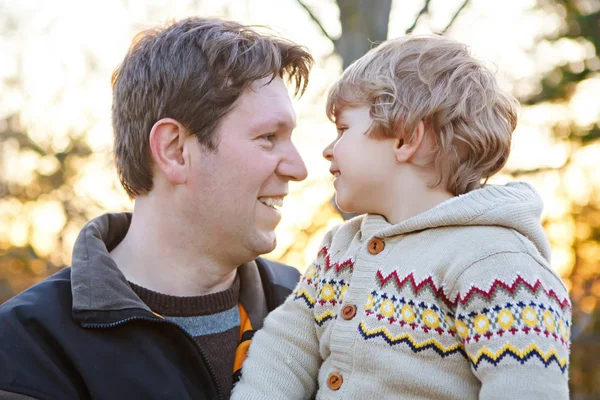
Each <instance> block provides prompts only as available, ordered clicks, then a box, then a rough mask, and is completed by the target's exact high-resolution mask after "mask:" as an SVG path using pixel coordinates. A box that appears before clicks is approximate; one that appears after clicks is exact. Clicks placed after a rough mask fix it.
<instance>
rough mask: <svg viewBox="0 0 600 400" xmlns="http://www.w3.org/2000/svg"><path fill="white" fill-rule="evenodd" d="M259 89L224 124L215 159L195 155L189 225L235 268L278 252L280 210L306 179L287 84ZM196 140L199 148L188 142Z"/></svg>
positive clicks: (263, 83)
mask: <svg viewBox="0 0 600 400" xmlns="http://www.w3.org/2000/svg"><path fill="white" fill-rule="evenodd" d="M269 80H270V79H261V80H259V81H256V82H254V84H253V85H252V87H251V89H248V90H246V91H245V92H244V93H243V94H242V95H241V97H240V98H239V99H238V102H237V103H236V105H235V107H234V108H233V110H232V111H230V112H229V114H227V115H226V116H225V117H224V118H223V120H222V121H221V123H220V125H219V128H218V132H216V134H217V135H218V143H219V144H218V147H217V149H216V151H209V150H206V149H203V148H202V146H201V145H200V144H198V146H197V147H191V149H193V150H190V156H191V162H192V166H191V168H192V177H191V180H190V181H189V185H187V186H188V190H187V192H188V193H187V196H186V197H188V198H187V203H189V204H188V205H187V206H186V208H187V213H188V214H189V215H188V218H189V219H190V220H189V223H191V224H195V225H196V229H198V230H202V231H203V235H202V236H205V235H206V232H210V234H211V237H212V239H211V240H214V242H215V243H214V245H215V246H220V247H221V249H222V250H223V251H224V252H226V253H229V255H228V257H230V258H231V260H232V261H236V262H238V260H242V259H244V260H245V261H249V260H250V259H253V258H254V257H256V256H257V255H259V254H264V253H268V252H270V251H272V250H273V249H274V248H275V245H276V238H275V232H274V231H275V227H276V226H277V224H278V223H279V221H280V219H281V214H280V211H279V210H277V207H279V206H280V205H281V203H282V202H283V198H284V197H285V196H286V195H287V194H288V182H289V181H291V180H293V181H301V180H304V179H305V178H306V175H307V171H306V167H305V165H304V162H303V161H302V158H301V157H300V155H299V154H298V151H297V149H296V147H295V146H294V144H293V143H292V140H291V139H292V131H293V129H294V128H295V126H296V115H295V113H294V109H293V108H292V104H291V101H290V98H289V95H288V93H287V90H286V88H285V86H284V84H283V81H282V80H281V79H280V78H276V79H274V80H273V81H271V82H269ZM189 140H196V139H195V138H193V137H192V138H189Z"/></svg>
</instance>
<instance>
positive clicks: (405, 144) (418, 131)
mask: <svg viewBox="0 0 600 400" xmlns="http://www.w3.org/2000/svg"><path fill="white" fill-rule="evenodd" d="M424 137H425V124H424V123H423V121H419V123H418V124H417V127H416V128H415V130H414V131H413V135H412V138H411V140H410V141H408V140H404V139H402V138H399V139H396V141H395V144H394V153H395V155H396V161H398V162H399V163H405V162H408V161H410V160H411V159H412V158H413V156H414V155H415V154H416V153H417V151H418V150H419V148H420V147H421V144H422V143H423V138H424Z"/></svg>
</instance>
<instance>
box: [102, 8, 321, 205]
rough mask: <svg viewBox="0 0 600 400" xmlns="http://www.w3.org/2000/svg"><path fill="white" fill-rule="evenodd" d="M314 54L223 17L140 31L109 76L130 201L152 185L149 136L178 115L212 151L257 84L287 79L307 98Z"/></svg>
mask: <svg viewBox="0 0 600 400" xmlns="http://www.w3.org/2000/svg"><path fill="white" fill-rule="evenodd" d="M312 65H313V59H312V57H311V55H310V53H308V51H307V50H306V49H305V48H303V47H302V46H299V45H297V44H295V43H293V42H290V41H288V40H285V39H283V38H280V37H277V36H274V35H270V34H261V33H258V32H257V31H256V30H254V29H252V28H250V27H248V26H244V25H242V24H239V23H236V22H232V21H224V20H219V19H205V18H187V19H184V20H180V21H177V22H172V23H169V24H168V25H166V26H164V27H160V28H154V29H148V30H145V31H143V32H140V33H139V34H138V35H137V36H136V37H135V38H134V40H133V43H132V44H131V47H130V48H129V51H128V52H127V55H126V56H125V59H124V60H123V62H122V64H121V65H120V66H119V67H118V68H117V69H116V70H115V71H114V73H113V76H112V87H113V107H112V123H113V130H114V151H115V158H116V164H117V171H118V173H119V179H120V180H121V183H122V185H123V187H124V188H125V191H126V192H127V193H128V194H129V196H130V197H131V198H135V197H136V196H139V195H142V194H146V193H148V192H149V191H150V190H151V189H152V158H151V154H150V144H149V135H150V131H151V129H152V126H153V125H154V124H155V123H156V122H157V121H158V120H160V119H162V118H173V119H175V120H177V121H178V122H179V123H181V124H182V125H183V126H184V128H185V129H186V130H187V131H188V132H189V133H190V134H193V135H195V136H196V137H197V138H198V141H199V142H200V143H201V145H203V146H204V147H205V148H207V149H211V150H214V149H216V147H217V145H218V137H217V133H216V132H217V127H218V124H219V122H220V120H221V119H222V118H223V117H224V116H225V115H226V114H227V113H228V112H229V111H230V110H231V109H232V108H233V107H234V104H235V102H236V100H237V99H238V98H239V97H240V95H241V94H242V93H243V91H244V90H245V89H247V88H248V87H250V85H251V84H252V82H254V81H256V80H258V79H262V78H266V77H273V78H274V77H286V78H288V79H289V81H290V82H294V84H295V95H302V93H304V91H305V89H306V86H307V84H308V75H309V72H310V69H311V67H312Z"/></svg>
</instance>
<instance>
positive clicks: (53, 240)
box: [0, 0, 600, 400]
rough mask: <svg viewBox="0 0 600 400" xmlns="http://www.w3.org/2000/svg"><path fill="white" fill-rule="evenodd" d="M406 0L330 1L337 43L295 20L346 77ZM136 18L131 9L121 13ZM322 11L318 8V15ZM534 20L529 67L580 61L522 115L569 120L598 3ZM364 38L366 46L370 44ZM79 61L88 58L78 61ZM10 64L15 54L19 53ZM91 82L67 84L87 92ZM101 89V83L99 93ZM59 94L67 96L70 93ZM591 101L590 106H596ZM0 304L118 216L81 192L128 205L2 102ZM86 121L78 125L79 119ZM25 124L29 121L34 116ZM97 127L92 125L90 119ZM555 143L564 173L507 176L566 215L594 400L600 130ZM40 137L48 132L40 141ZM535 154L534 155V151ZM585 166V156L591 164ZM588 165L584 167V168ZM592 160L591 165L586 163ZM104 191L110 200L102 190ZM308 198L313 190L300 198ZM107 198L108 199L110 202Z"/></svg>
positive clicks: (541, 87) (597, 37) (311, 234)
mask: <svg viewBox="0 0 600 400" xmlns="http://www.w3.org/2000/svg"><path fill="white" fill-rule="evenodd" d="M405 1H406V0H396V3H394V4H392V1H391V0H382V1H377V2H373V1H367V0H336V1H335V2H334V1H333V0H332V1H331V3H334V4H335V5H337V8H338V11H339V14H338V15H339V18H340V21H339V22H340V26H341V32H340V33H339V34H337V35H332V34H330V33H329V32H328V29H326V27H330V26H331V24H324V22H325V21H323V15H324V14H323V13H319V12H317V11H319V10H315V8H318V7H321V6H322V7H325V6H323V5H322V3H320V2H316V1H312V2H309V1H306V2H305V1H300V0H298V4H299V5H300V6H301V7H300V8H299V9H298V10H297V12H302V10H304V12H306V16H307V18H310V19H311V20H312V21H313V22H314V23H315V24H316V26H317V27H318V28H319V29H320V31H321V33H322V34H323V36H324V37H325V38H326V40H328V41H329V42H331V44H332V45H333V46H332V48H333V51H334V54H335V55H337V56H339V57H340V58H341V63H340V66H344V67H345V66H347V65H349V63H350V62H352V61H353V60H354V59H356V58H358V57H360V55H362V54H363V53H364V52H365V51H367V50H368V48H369V47H370V44H371V42H377V41H380V40H384V39H385V38H386V36H387V34H388V30H387V27H388V19H389V13H390V9H391V8H393V7H394V6H395V5H399V6H400V7H402V6H403V4H407V3H404V2H405ZM5 4H6V3H2V2H0V38H1V39H2V40H0V46H1V45H2V43H3V42H8V41H10V40H14V41H15V42H16V43H17V45H18V46H22V45H24V44H25V39H23V37H19V36H18V35H19V29H18V28H19V20H18V19H16V18H15V17H13V16H11V15H12V14H11V13H10V12H5V11H7V10H6V9H3V8H7V7H8V6H7V5H5ZM124 4H126V5H127V6H131V7H133V6H134V5H133V3H130V2H124ZM435 4H436V3H435V2H431V1H430V0H423V2H422V7H421V8H420V9H419V10H418V13H416V14H415V16H414V21H413V23H412V24H410V26H409V27H408V28H407V29H406V32H409V31H413V30H415V29H416V30H418V28H419V26H420V25H421V24H424V23H429V21H430V20H428V16H429V14H430V13H431V12H432V8H433V7H434V5H435ZM317 6H318V7H317ZM468 8H469V1H464V2H460V3H458V7H457V8H456V10H455V12H453V14H452V16H451V18H450V19H449V20H448V21H446V22H445V23H444V25H443V26H445V27H443V28H442V29H439V30H438V31H439V33H444V32H446V31H448V30H449V29H451V27H452V25H453V24H455V25H458V24H461V23H468V21H462V20H461V18H460V16H461V12H462V11H463V10H467V9H468ZM534 11H540V12H543V13H546V14H547V15H548V17H549V18H551V17H552V18H554V19H553V20H556V21H559V22H560V23H559V24H558V27H557V29H555V30H554V31H552V33H550V34H548V35H546V37H543V38H540V39H539V41H538V42H536V43H535V44H534V46H533V47H532V48H531V57H532V58H533V57H535V56H536V51H537V50H538V49H541V48H563V47H569V46H570V47H569V48H576V49H578V52H579V53H578V54H580V56H577V57H566V58H565V59H564V60H563V61H561V62H559V63H558V64H556V63H555V64H556V65H554V64H552V65H549V66H548V67H547V68H546V69H544V72H543V73H542V74H540V76H539V82H537V83H536V85H534V89H533V90H531V91H529V92H528V93H519V96H520V100H521V102H522V103H523V105H524V110H527V109H528V108H533V107H538V106H540V105H552V106H560V107H565V108H568V107H570V106H572V105H573V103H574V99H575V97H576V96H577V95H578V92H579V91H581V90H582V88H584V87H585V86H586V85H590V84H592V83H594V82H598V80H600V75H599V73H598V71H599V70H600V55H599V53H598V52H599V49H600V0H538V1H537V6H536V7H535V9H534ZM365 38H369V40H370V42H369V41H367V40H365ZM84 53H85V51H84ZM17 54H19V53H18V52H17ZM84 62H85V63H86V65H87V67H86V68H87V69H86V71H89V73H92V72H93V71H94V69H95V67H96V66H97V65H98V64H100V63H101V62H102V60H99V59H97V58H95V56H94V54H88V53H86V56H85V60H84ZM21 67H22V60H21V59H20V58H18V57H17V59H16V60H14V68H13V69H14V71H13V72H12V73H4V74H2V70H1V69H0V81H1V84H2V90H3V98H16V99H19V101H17V102H16V104H20V105H22V104H24V102H26V101H28V100H31V99H28V90H29V89H28V86H27V85H26V83H25V82H24V81H23V80H22V78H23V74H24V72H23V71H22V68H21ZM88 78H89V76H87V73H86V74H84V75H83V76H81V77H80V78H78V79H81V81H75V82H71V83H72V84H73V85H84V82H83V80H84V79H88ZM106 85H108V83H107V82H106ZM65 90H66V89H65ZM52 96H53V97H52V98H51V99H50V100H49V103H58V102H60V101H61V99H63V98H64V97H65V96H66V94H65V92H64V91H63V90H58V91H56V92H54V93H53V94H52ZM596 98H597V95H596ZM0 111H1V113H0V221H1V224H0V303H2V302H3V301H5V300H6V299H8V298H9V297H10V296H12V295H14V294H16V293H19V292H20V291H22V290H24V289H26V288H27V287H29V286H30V285H32V284H34V283H36V282H37V281H39V280H41V279H43V278H45V277H46V276H48V275H50V274H52V273H54V272H55V271H57V270H58V269H60V268H61V267H63V266H64V264H65V263H66V262H68V261H67V260H69V256H68V254H69V252H70V250H71V247H72V244H73V241H74V237H75V235H76V234H77V231H78V229H79V228H80V227H81V226H82V225H83V224H84V223H85V222H86V221H87V220H88V219H89V218H91V217H94V216H96V215H98V214H100V213H102V212H105V211H106V210H107V209H111V208H112V209H114V208H115V207H116V205H118V204H126V202H124V201H122V200H119V201H120V202H119V201H117V202H112V203H102V202H99V201H98V199H97V197H95V196H94V195H92V194H90V193H89V192H87V191H86V190H83V189H82V185H81V182H82V180H85V179H87V180H88V181H87V182H88V186H89V185H90V181H91V184H92V186H94V183H95V182H97V185H98V187H100V188H101V190H106V191H110V192H111V193H113V192H114V193H115V195H114V197H118V196H121V198H124V196H123V193H122V191H121V190H120V189H119V187H118V180H117V179H116V174H114V167H113V165H112V159H111V157H108V156H107V153H108V152H109V151H110V149H107V148H102V147H101V148H100V149H99V148H97V147H94V146H91V145H90V142H89V140H88V139H87V138H86V135H85V134H86V131H88V130H90V129H91V127H90V126H85V125H84V126H82V127H80V128H79V129H73V130H71V131H68V132H64V134H63V136H60V137H51V136H50V135H46V136H44V135H43V134H40V132H39V131H40V130H41V131H43V130H44V129H43V127H42V129H40V128H39V127H38V128H37V132H34V131H32V130H30V129H29V128H27V129H26V128H25V127H24V126H28V127H29V125H28V124H25V123H24V122H23V119H24V116H23V113H22V109H21V108H20V107H13V108H6V107H4V104H3V103H2V99H0ZM84 117H85V116H84ZM29 118H30V119H31V115H30V116H29ZM89 119H91V120H93V119H94V118H89ZM552 132H553V136H554V137H553V140H554V141H555V142H556V143H559V144H564V146H565V148H567V149H568V153H569V154H568V157H566V161H565V162H564V163H563V164H562V165H559V166H553V167H552V168H548V167H546V166H541V167H536V168H530V169H526V170H521V169H520V170H512V171H511V170H507V171H505V173H507V174H510V175H512V176H513V177H515V178H526V179H532V180H538V181H543V182H554V187H555V190H554V192H553V195H554V196H555V197H556V199H554V200H553V201H554V202H555V203H557V204H561V205H562V209H563V211H562V212H558V213H557V212H553V213H550V214H549V215H548V216H547V218H546V220H545V221H544V224H545V228H546V229H547V232H548V236H549V238H550V240H551V243H552V246H553V255H554V257H555V259H556V258H560V259H561V260H562V261H561V267H560V272H561V274H562V276H563V279H564V280H565V282H566V284H567V286H568V287H569V288H570V294H571V298H572V301H573V313H574V317H573V318H574V326H573V331H572V333H573V344H572V357H571V362H572V364H571V369H570V383H571V397H572V398H573V399H575V400H577V399H596V398H600V368H598V366H597V365H598V363H597V360H598V359H600V307H599V304H598V302H599V301H600V177H598V174H597V171H596V164H597V160H598V158H600V157H599V155H600V121H599V120H598V118H596V120H594V121H592V122H590V121H587V122H583V123H582V121H580V120H577V119H576V118H574V117H573V118H570V117H569V118H567V119H561V120H560V121H558V122H556V124H555V125H554V126H553V127H552ZM42 133H43V132H42ZM531 150H532V151H534V150H535V149H531ZM590 154H591V156H590ZM585 160H587V161H585ZM590 160H591V161H590ZM90 163H92V164H95V165H96V166H97V167H98V168H99V169H101V170H103V171H105V174H108V175H109V176H112V180H110V181H108V183H106V178H101V177H99V176H95V175H94V172H90V171H97V170H99V169H95V170H90V169H89V168H88V165H89V164H90ZM104 188H105V189H104ZM307 190H309V189H307ZM109 197H110V196H109ZM339 220H340V217H339V215H338V214H337V213H336V209H335V207H334V206H333V204H332V203H331V202H325V204H324V205H323V206H322V207H320V208H317V209H316V211H315V214H314V215H313V217H312V219H311V220H310V221H309V222H308V223H306V224H304V226H302V227H299V228H298V231H297V232H295V233H294V235H295V240H293V241H291V242H290V243H291V244H290V246H289V247H288V248H287V249H285V250H284V251H283V252H280V253H279V254H280V256H279V258H280V259H281V261H283V262H293V261H294V260H298V259H302V257H301V256H300V255H301V254H302V253H304V252H305V251H306V248H314V247H315V246H316V245H317V244H315V243H318V240H319V238H320V236H321V235H322V233H324V232H325V231H326V230H327V228H328V227H329V226H330V225H331V224H332V223H333V222H335V221H339Z"/></svg>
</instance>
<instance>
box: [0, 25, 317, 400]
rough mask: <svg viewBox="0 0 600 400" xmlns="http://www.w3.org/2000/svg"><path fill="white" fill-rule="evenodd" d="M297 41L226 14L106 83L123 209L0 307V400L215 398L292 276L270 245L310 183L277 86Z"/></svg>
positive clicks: (152, 36) (138, 58) (300, 70)
mask: <svg viewBox="0 0 600 400" xmlns="http://www.w3.org/2000/svg"><path fill="white" fill-rule="evenodd" d="M312 62H313V60H312V58H311V56H310V55H309V53H308V52H307V51H306V50H304V49H303V48H302V47H300V46H298V45H296V44H294V43H291V42H289V41H286V40H283V39H281V38H278V37H273V36H266V35H261V34H259V33H257V32H255V31H253V30H251V29H250V28H248V27H246V26H243V25H240V24H237V23H234V22H227V21H221V20H209V19H201V18H189V19H186V20H182V21H179V22H175V23H172V24H170V25H168V26H166V27H164V28H160V29H154V30H149V31H145V32H142V33H141V34H140V35H138V37H136V39H135V40H134V42H133V44H132V46H131V48H130V49H129V52H128V53H127V55H126V57H125V60H124V61H123V63H122V65H121V66H120V67H119V68H118V69H117V70H116V71H115V73H114V75H113V82H112V83H113V92H114V96H113V127H114V133H115V140H114V142H115V154H116V163H117V169H118V172H119V177H120V179H121V182H122V184H123V186H124V188H125V190H126V191H127V193H128V194H129V195H130V196H131V197H132V198H135V200H136V201H135V207H134V211H133V213H132V214H127V213H123V214H107V215H104V216H101V217H99V218H97V219H94V220H92V221H90V222H89V223H88V224H87V225H86V226H85V227H84V228H83V229H82V231H81V233H80V235H79V237H78V239H77V241H76V243H75V247H74V251H73V262H72V266H71V267H70V268H66V269H64V270H63V271H61V272H59V273H58V274H56V275H54V276H53V277H50V278H49V279H47V280H45V281H43V282H41V283H40V284H38V285H36V286H34V287H32V288H31V289H29V290H27V291H25V292H23V293H22V294H20V295H18V296H16V297H15V298H13V299H11V300H9V301H8V302H7V303H5V304H4V305H3V306H2V307H0V397H2V396H4V397H2V398H14V399H23V398H24V399H27V398H39V399H75V398H78V399H79V398H94V399H129V398H144V399H150V398H163V399H164V398H176V399H217V398H219V399H225V398H229V392H230V390H231V387H232V385H233V380H234V376H233V372H234V371H237V370H239V368H240V366H241V362H242V361H243V359H244V357H245V351H246V349H247V345H248V341H247V339H248V338H250V337H251V335H252V332H253V331H254V330H256V329H259V328H260V327H261V325H262V320H263V318H264V317H265V316H266V314H267V312H268V310H269V309H272V308H273V307H274V306H276V305H277V303H278V302H281V301H282V300H283V297H285V295H286V293H288V292H286V289H285V286H288V287H289V286H293V285H294V283H295V279H297V274H295V273H293V272H291V271H290V269H289V267H284V266H275V267H274V266H273V265H272V264H269V263H268V262H267V261H266V260H263V259H260V258H259V259H257V257H258V256H259V255H260V254H264V253H267V252H269V251H271V250H273V249H274V248H275V243H276V242H275V234H274V229H275V227H276V225H277V224H278V222H279V220H280V218H281V215H280V212H279V211H278V210H277V207H279V206H280V205H281V203H282V201H283V198H284V197H285V196H286V195H287V194H288V182H289V181H301V180H303V179H305V178H306V173H307V172H306V168H305V166H304V163H303V161H302V159H301V158H300V155H299V154H298V152H297V150H296V148H295V147H294V145H293V144H292V141H291V135H292V130H293V129H294V127H295V124H296V120H295V114H294V110H293V108H292V105H291V101H290V98H289V96H288V94H287V91H286V89H285V86H284V83H283V80H282V78H284V79H285V78H287V79H289V80H290V81H292V82H294V83H295V89H296V94H302V92H303V91H304V89H305V88H306V85H307V83H308V74H309V71H310V68H311V66H312Z"/></svg>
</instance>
